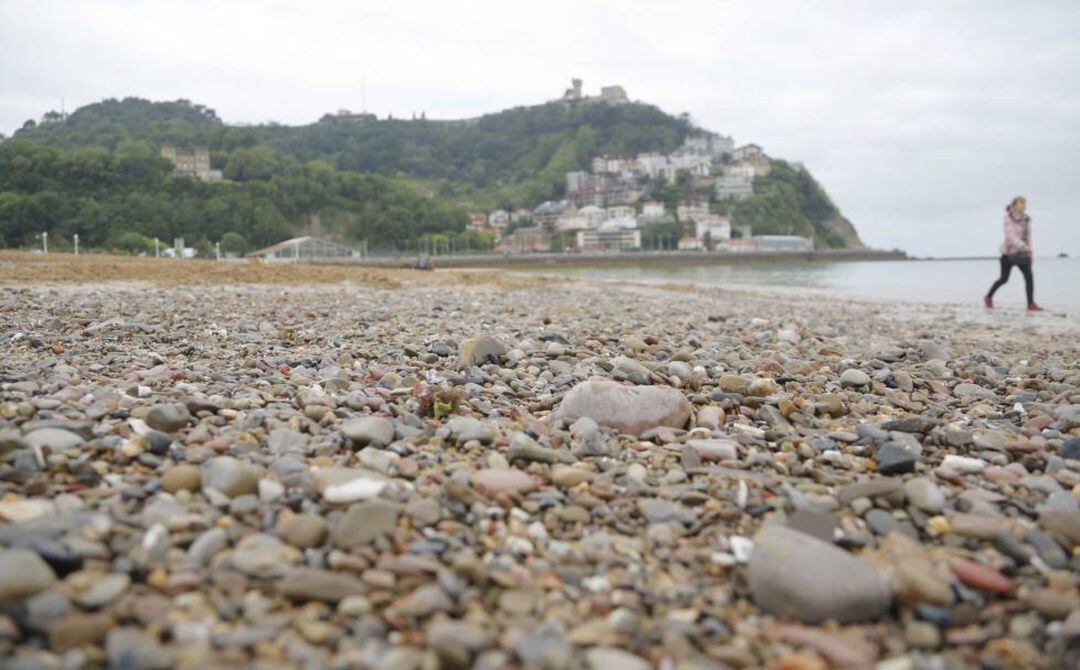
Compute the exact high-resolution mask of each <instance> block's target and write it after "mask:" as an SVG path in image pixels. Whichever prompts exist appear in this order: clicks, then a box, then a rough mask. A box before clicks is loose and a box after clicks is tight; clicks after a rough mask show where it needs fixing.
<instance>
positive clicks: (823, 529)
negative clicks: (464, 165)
mask: <svg viewBox="0 0 1080 670" xmlns="http://www.w3.org/2000/svg"><path fill="white" fill-rule="evenodd" d="M1078 342H1080V324H1078V323H1077V321H1076V320H1075V318H1067V317H1061V316H1054V315H1049V314H1047V315H1043V314H1039V315H1033V316H1027V315H1024V314H1023V313H1021V312H1020V311H1018V310H1014V311H1011V312H1010V311H1008V310H999V311H998V312H995V313H992V314H986V313H983V312H982V311H981V310H976V309H974V308H959V307H956V306H950V305H902V306H896V305H886V304H883V303H875V302H871V301H857V300H830V299H823V298H821V297H813V298H812V299H811V298H808V297H807V296H805V295H784V293H783V292H779V293H773V294H769V295H765V294H761V293H758V292H755V293H746V292H739V291H731V290H723V289H715V288H710V289H693V288H688V287H685V286H684V287H679V286H640V285H634V284H628V283H622V284H617V283H612V284H597V283H589V282H584V281H573V280H567V279H555V278H543V277H521V276H512V275H506V274H500V273H495V272H464V271H463V272H435V273H430V272H428V273H421V272H411V271H398V270H373V269H368V270H361V269H355V268H352V269H350V268H326V267H302V266H273V267H271V266H265V265H257V264H253V263H231V264H230V263H213V262H209V261H164V260H162V261H155V260H154V259H135V260H133V259H118V258H110V257H100V258H93V257H79V258H78V259H69V260H66V261H57V260H56V259H55V258H54V259H44V258H31V257H29V256H22V255H18V254H8V255H5V256H2V257H0V351H2V354H0V665H2V666H3V667H4V668H27V669H29V668H41V669H51V668H72V669H74V668H84V667H90V668H94V667H108V668H118V669H125V670H142V669H145V670H152V669H159V668H160V669H168V668H199V669H208V668H332V669H337V668H341V669H345V668H360V669H371V670H413V669H415V670H439V669H442V668H446V669H461V668H476V669H478V670H488V669H490V670H495V669H498V668H521V669H536V670H578V669H582V670H586V669H587V670H607V669H619V670H623V669H625V670H649V669H654V670H698V669H700V670H708V669H725V668H731V669H744V668H746V669H748V668H778V669H780V670H826V669H828V668H853V669H868V670H869V669H873V670H923V669H925V670H953V669H956V670H959V669H966V668H973V669H974V668H989V669H1013V668H1016V669H1027V668H1034V669H1039V670H1041V669H1045V670H1053V669H1055V668H1072V667H1077V664H1078V663H1080V590H1078V587H1080V555H1078V554H1077V547H1080V505H1078V502H1080V348H1078V344H1077V343H1078Z"/></svg>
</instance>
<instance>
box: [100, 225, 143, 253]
mask: <svg viewBox="0 0 1080 670" xmlns="http://www.w3.org/2000/svg"><path fill="white" fill-rule="evenodd" d="M110 246H112V248H113V249H116V250H117V251H124V252H127V253H129V254H139V253H144V252H147V251H150V250H152V249H153V248H154V241H153V240H152V239H150V238H148V237H144V236H142V235H140V234H138V233H136V232H135V231H134V230H129V231H127V232H124V233H120V234H119V235H117V236H116V237H114V238H113V240H112V243H111V245H110Z"/></svg>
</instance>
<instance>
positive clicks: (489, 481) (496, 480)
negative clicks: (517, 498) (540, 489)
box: [472, 468, 539, 496]
mask: <svg viewBox="0 0 1080 670" xmlns="http://www.w3.org/2000/svg"><path fill="white" fill-rule="evenodd" d="M472 483H473V486H475V487H476V488H477V489H478V490H479V491H480V492H482V493H484V494H486V495H490V496H497V495H499V494H501V493H527V492H529V491H531V490H533V489H534V488H536V487H537V486H538V484H539V483H538V482H537V481H536V479H534V478H533V477H532V475H530V474H528V473H526V472H522V471H521V470H515V469H512V468H505V469H492V468H488V469H484V470H478V471H476V473H474V474H473V476H472Z"/></svg>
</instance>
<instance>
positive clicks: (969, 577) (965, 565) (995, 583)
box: [950, 560, 1013, 594]
mask: <svg viewBox="0 0 1080 670" xmlns="http://www.w3.org/2000/svg"><path fill="white" fill-rule="evenodd" d="M950 567H951V568H952V571H953V574H955V575H956V577H957V579H959V580H960V581H961V582H963V583H964V585H965V586H970V587H971V588H973V589H979V590H980V591H992V592H994V593H1002V594H1007V593H1010V592H1011V591H1012V588H1013V586H1012V582H1011V581H1010V580H1009V579H1008V578H1007V577H1005V576H1004V575H1002V574H1001V573H1000V572H998V571H997V570H995V569H994V568H992V567H990V566H988V565H983V564H981V563H975V562H974V561H965V560H957V561H953V562H952V563H951V565H950Z"/></svg>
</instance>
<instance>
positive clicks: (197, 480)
mask: <svg viewBox="0 0 1080 670" xmlns="http://www.w3.org/2000/svg"><path fill="white" fill-rule="evenodd" d="M201 487H202V474H201V473H200V472H199V468H197V467H195V466H194V465H189V464H187V463H180V464H179V465H174V466H172V467H171V468H169V469H168V470H166V471H165V472H164V474H162V475H161V489H162V490H163V491H167V492H168V493H176V492H177V491H197V490H199V488H201Z"/></svg>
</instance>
